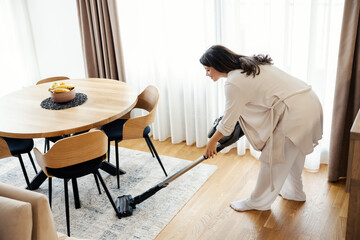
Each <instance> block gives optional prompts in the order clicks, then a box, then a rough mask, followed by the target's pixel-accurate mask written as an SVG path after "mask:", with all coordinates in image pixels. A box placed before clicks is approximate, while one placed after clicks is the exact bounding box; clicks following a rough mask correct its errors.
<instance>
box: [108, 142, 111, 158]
mask: <svg viewBox="0 0 360 240" xmlns="http://www.w3.org/2000/svg"><path fill="white" fill-rule="evenodd" d="M110 143H111V142H110V141H108V162H110Z"/></svg>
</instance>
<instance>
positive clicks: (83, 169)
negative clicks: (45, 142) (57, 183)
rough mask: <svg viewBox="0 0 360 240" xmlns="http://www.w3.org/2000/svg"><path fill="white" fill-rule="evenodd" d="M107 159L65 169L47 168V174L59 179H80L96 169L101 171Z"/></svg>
mask: <svg viewBox="0 0 360 240" xmlns="http://www.w3.org/2000/svg"><path fill="white" fill-rule="evenodd" d="M105 158H106V155H104V156H102V157H98V158H95V159H93V160H89V161H86V162H82V163H79V164H75V165H72V166H68V167H63V168H49V167H47V168H46V169H47V172H48V173H49V174H50V175H52V176H54V177H57V178H63V179H64V178H79V177H82V176H85V175H88V174H90V173H93V172H95V170H96V169H99V168H100V166H101V164H102V162H103V160H104V159H105Z"/></svg>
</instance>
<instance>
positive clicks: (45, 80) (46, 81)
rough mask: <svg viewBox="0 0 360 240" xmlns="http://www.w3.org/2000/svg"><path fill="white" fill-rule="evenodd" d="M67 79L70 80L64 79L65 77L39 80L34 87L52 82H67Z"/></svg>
mask: <svg viewBox="0 0 360 240" xmlns="http://www.w3.org/2000/svg"><path fill="white" fill-rule="evenodd" d="M68 79H70V78H68V77H65V76H57V77H49V78H44V79H41V80H40V81H38V82H37V83H36V85H39V84H43V83H48V82H54V81H61V80H68Z"/></svg>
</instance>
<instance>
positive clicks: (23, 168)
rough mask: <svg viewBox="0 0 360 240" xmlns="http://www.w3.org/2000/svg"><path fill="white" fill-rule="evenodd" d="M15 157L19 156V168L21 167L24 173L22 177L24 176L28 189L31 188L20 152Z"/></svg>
mask: <svg viewBox="0 0 360 240" xmlns="http://www.w3.org/2000/svg"><path fill="white" fill-rule="evenodd" d="M17 157H18V158H19V161H20V165H21V169H22V171H23V174H24V177H25V181H26V184H27V187H28V189H29V190H32V189H31V185H30V181H29V178H28V175H27V173H26V169H25V165H24V162H23V160H22V157H21V154H19V155H17Z"/></svg>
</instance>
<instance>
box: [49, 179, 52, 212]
mask: <svg viewBox="0 0 360 240" xmlns="http://www.w3.org/2000/svg"><path fill="white" fill-rule="evenodd" d="M51 202H52V178H51V177H49V204H50V208H51Z"/></svg>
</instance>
